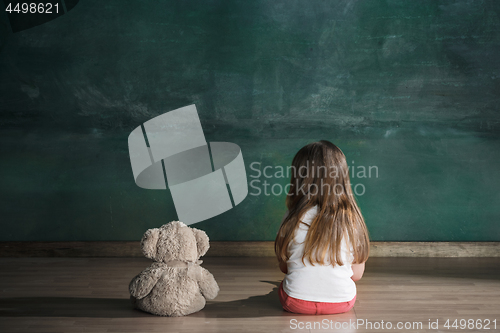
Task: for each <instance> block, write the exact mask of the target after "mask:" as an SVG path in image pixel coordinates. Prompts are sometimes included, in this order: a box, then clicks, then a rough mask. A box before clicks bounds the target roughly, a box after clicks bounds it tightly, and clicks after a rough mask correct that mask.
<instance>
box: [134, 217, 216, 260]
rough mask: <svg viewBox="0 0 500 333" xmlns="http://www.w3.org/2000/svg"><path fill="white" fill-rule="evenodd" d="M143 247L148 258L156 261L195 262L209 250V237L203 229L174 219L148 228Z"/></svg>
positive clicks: (142, 242)
mask: <svg viewBox="0 0 500 333" xmlns="http://www.w3.org/2000/svg"><path fill="white" fill-rule="evenodd" d="M141 248H142V252H143V253H144V255H145V256H146V257H147V258H150V259H153V260H155V261H159V262H168V261H172V260H180V261H186V262H195V261H196V260H197V259H199V257H201V256H202V255H204V254H205V253H206V252H207V251H208V248H209V239H208V236H207V234H206V233H205V232H204V231H202V230H198V229H195V228H190V227H188V226H186V225H185V224H184V223H182V222H179V221H172V222H170V223H167V224H165V225H163V226H161V227H160V228H153V229H149V230H147V231H146V232H145V233H144V236H143V237H142V240H141Z"/></svg>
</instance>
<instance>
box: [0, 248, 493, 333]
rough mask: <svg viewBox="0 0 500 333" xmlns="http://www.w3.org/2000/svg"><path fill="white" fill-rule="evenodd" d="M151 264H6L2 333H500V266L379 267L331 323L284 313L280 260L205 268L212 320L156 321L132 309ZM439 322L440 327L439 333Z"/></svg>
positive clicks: (394, 262)
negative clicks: (134, 288) (469, 323)
mask: <svg viewBox="0 0 500 333" xmlns="http://www.w3.org/2000/svg"><path fill="white" fill-rule="evenodd" d="M149 263H150V261H149V260H147V259H141V258H95V259H92V258H1V259H0V267H1V269H0V332H162V333H165V332H297V331H298V332H329V331H331V332H355V331H360V332H372V331H373V332H386V331H392V332H403V331H405V332H457V331H460V332H465V331H467V332H495V331H496V332H500V258H371V259H370V260H369V261H368V262H367V265H366V272H365V276H364V277H363V279H362V280H361V281H359V282H358V283H357V285H358V296H357V300H356V305H355V307H354V309H353V310H351V311H350V312H348V313H345V314H340V315H330V316H306V315H297V314H291V313H286V312H284V311H283V310H282V309H281V306H280V304H279V300H278V294H277V286H278V284H279V282H280V281H281V279H282V278H283V274H282V273H281V272H280V271H279V270H278V267H277V264H276V262H275V260H274V259H273V258H235V257H231V258H224V257H219V258H205V262H204V264H203V266H204V267H205V268H207V269H208V270H210V271H211V272H212V273H213V274H214V276H215V278H216V280H217V281H218V283H219V286H220V288H221V291H220V293H219V296H218V297H217V298H216V299H215V300H213V301H210V302H209V303H208V304H207V306H206V308H205V309H204V310H202V311H201V312H198V313H196V314H192V315H190V316H187V317H181V318H168V317H156V316H153V315H149V314H146V313H143V312H140V311H136V310H133V309H132V307H131V304H130V302H129V294H128V290H127V287H128V283H129V281H130V280H131V279H132V277H133V276H135V275H136V274H138V273H139V272H140V271H141V270H143V269H144V268H145V267H147V266H148V265H149ZM447 319H450V325H452V324H453V321H454V320H455V319H458V320H460V319H473V320H474V324H473V327H475V328H474V329H471V327H466V329H465V330H461V329H458V330H457V329H454V328H451V329H450V330H448V329H446V328H445V327H444V324H445V322H446V320H447ZM478 319H481V320H482V321H481V322H482V323H483V325H484V323H485V320H487V319H488V320H490V321H491V322H490V324H489V330H484V329H482V330H481V329H478V328H477V327H476V326H475V325H476V324H477V323H478V321H477V320H478ZM495 319H496V325H497V326H496V329H495V327H494V324H493V320H495ZM429 320H430V322H432V323H435V322H436V320H439V322H438V329H429ZM382 321H383V324H382ZM368 322H370V323H368ZM398 322H401V323H402V325H405V324H406V327H407V329H404V326H403V328H402V329H398V328H397V327H396V325H398ZM419 322H421V323H422V327H421V328H420V327H419V326H418V325H419V324H418V323H419ZM388 323H390V324H391V325H392V329H391V330H389V329H387V325H388ZM462 323H463V322H462ZM358 324H359V325H358ZM457 324H458V328H460V322H457ZM341 325H343V326H344V328H343V329H342V328H341ZM357 325H358V326H357ZM370 325H371V327H370ZM377 325H378V329H377ZM400 325H401V324H400ZM347 326H349V327H347ZM302 327H304V328H303V329H301V328H302ZM309 328H310V329H309Z"/></svg>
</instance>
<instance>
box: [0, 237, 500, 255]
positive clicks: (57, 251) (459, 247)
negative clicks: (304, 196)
mask: <svg viewBox="0 0 500 333" xmlns="http://www.w3.org/2000/svg"><path fill="white" fill-rule="evenodd" d="M206 256H209V257H225V256H227V257H273V256H274V243H273V242H215V241H214V242H210V250H209V251H208V253H207V255H206ZM370 256H371V257H500V242H372V243H371V249H370ZM0 257H143V254H142V252H141V250H140V245H139V242H121V241H116V242H0Z"/></svg>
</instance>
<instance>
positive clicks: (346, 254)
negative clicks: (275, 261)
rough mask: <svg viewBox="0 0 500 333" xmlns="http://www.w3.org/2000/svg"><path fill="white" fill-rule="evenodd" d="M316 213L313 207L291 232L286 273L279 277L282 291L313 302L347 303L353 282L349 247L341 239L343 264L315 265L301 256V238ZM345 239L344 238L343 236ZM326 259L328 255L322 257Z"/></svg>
mask: <svg viewBox="0 0 500 333" xmlns="http://www.w3.org/2000/svg"><path fill="white" fill-rule="evenodd" d="M317 212H318V207H317V206H315V207H313V208H311V209H309V210H308V211H307V212H306V213H305V214H304V215H303V216H302V219H301V221H302V222H304V223H306V224H307V225H304V224H303V223H300V225H299V227H298V229H297V230H296V232H295V237H294V241H292V242H290V244H289V246H288V251H289V252H288V253H289V254H290V258H289V259H288V261H287V268H288V273H287V274H286V275H285V278H284V280H283V290H284V291H285V292H286V294H287V295H288V296H290V297H294V298H297V299H301V300H305V301H313V302H329V303H337V302H348V301H350V300H352V299H353V298H354V296H356V284H355V283H354V281H353V280H352V279H351V276H352V275H353V272H352V268H351V264H352V261H353V256H352V246H350V245H349V246H348V245H347V242H346V241H343V242H342V247H341V250H342V252H341V253H342V254H341V258H342V262H343V263H344V265H342V266H339V265H335V266H332V265H319V264H317V263H316V264H314V266H313V265H311V263H310V262H309V261H308V260H307V259H304V263H305V265H304V264H303V263H302V255H303V254H304V240H305V238H306V234H307V230H308V229H309V226H308V225H310V224H311V222H312V220H313V219H314V217H315V216H316V214H317ZM285 216H286V215H285ZM343 239H346V238H343ZM325 261H326V262H328V256H327V259H326V260H325Z"/></svg>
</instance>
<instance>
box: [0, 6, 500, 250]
mask: <svg viewBox="0 0 500 333" xmlns="http://www.w3.org/2000/svg"><path fill="white" fill-rule="evenodd" d="M2 15H3V14H2ZM0 17H2V16H1V15H0ZM3 20H4V22H5V17H3ZM0 38H1V39H0V41H1V45H0V149H1V160H0V182H1V193H0V214H1V215H0V216H1V217H2V218H1V222H0V223H1V226H2V232H1V233H0V240H1V241H13V240H137V239H139V238H140V237H141V236H142V234H143V232H144V231H145V230H146V229H148V228H151V227H156V226H159V225H161V224H163V223H166V222H169V221H171V220H174V219H176V218H177V216H176V213H175V209H174V206H173V203H172V199H171V196H170V194H169V191H158V190H156V191H155V190H144V189H141V188H139V187H137V186H136V185H135V183H134V180H133V176H132V171H131V166H130V161H129V158H128V147H127V137H128V134H129V133H130V131H131V130H132V129H134V128H135V127H136V126H138V125H139V124H141V123H143V122H144V121H146V120H148V119H150V118H152V117H155V116H157V115H159V114H162V113H164V112H166V111H169V110H173V109H176V108H179V107H182V106H186V105H189V104H193V103H195V104H196V106H197V108H198V112H199V114H200V119H201V122H202V126H203V128H204V130H205V135H206V138H207V141H229V142H234V143H236V144H238V145H239V146H240V147H241V148H242V151H243V157H244V160H245V164H246V167H247V173H248V176H249V181H251V180H254V178H251V177H250V176H255V175H256V174H257V172H256V171H255V170H252V169H251V168H250V164H251V163H253V162H260V163H261V168H263V167H264V166H267V165H269V166H273V167H276V166H287V165H289V163H290V162H291V159H292V157H293V155H294V154H295V153H296V152H297V150H298V149H299V148H300V147H302V146H303V145H305V144H307V143H309V142H312V141H315V140H320V139H327V140H330V141H332V142H334V143H336V144H337V145H339V146H340V147H341V148H342V149H343V150H344V152H345V154H346V155H347V158H348V162H349V163H350V164H353V165H354V166H365V167H368V166H376V167H377V168H378V177H375V175H374V174H372V177H371V178H358V177H355V178H354V179H353V183H354V184H361V185H362V186H364V190H365V193H364V194H363V195H360V196H358V199H359V203H360V207H361V210H362V212H363V213H364V216H365V218H366V223H367V225H368V228H369V230H370V234H371V237H372V239H373V240H378V241H389V240H394V241H424V240H429V241H500V227H499V226H500V224H499V219H500V210H499V207H500V193H499V188H500V177H499V176H498V172H499V170H500V140H499V139H500V113H499V110H498V108H499V105H500V62H499V61H498V59H499V58H498V57H499V56H498V55H499V54H500V2H498V1H434V0H432V1H311V0H307V1H306V0H303V1H291V0H286V1H275V0H260V1H259V0H256V1H254V0H252V1H247V0H245V1H208V0H202V1H174V0H172V1H160V0H150V1H124V0H106V1H98V0H81V1H80V2H79V3H78V5H77V6H76V7H75V8H74V9H72V10H71V11H70V12H68V13H67V14H65V15H63V16H61V17H59V18H57V19H55V20H53V21H50V22H48V23H45V24H43V25H40V26H37V27H34V28H32V29H29V30H25V31H21V32H18V33H15V34H14V33H12V32H10V31H9V30H8V29H7V25H5V24H1V25H0ZM255 165H256V164H254V166H255ZM258 180H260V181H261V182H263V181H264V180H267V181H268V182H269V183H270V184H271V185H272V184H281V185H283V186H284V185H285V184H286V183H287V179H284V178H276V177H273V178H270V179H266V178H265V177H264V176H261V177H260V178H259V179H258ZM254 184H256V183H254ZM261 184H262V183H261ZM276 189H278V187H277V186H276V187H275V190H276ZM360 190H361V187H358V192H360ZM256 192H257V190H255V189H254V188H250V193H251V194H250V195H249V196H248V197H247V198H246V199H245V201H243V202H242V203H241V204H240V205H238V206H237V207H236V208H234V209H232V210H230V211H228V212H226V213H224V214H222V215H219V216H217V217H214V218H212V219H210V220H207V221H204V222H201V223H198V224H196V225H195V226H196V227H198V228H201V229H203V230H205V231H206V232H207V233H208V234H209V236H210V237H211V239H212V240H273V239H274V237H275V235H276V231H277V229H278V226H279V223H280V221H281V217H282V215H283V213H284V211H285V207H284V195H283V194H282V195H281V196H274V195H270V196H265V195H264V194H263V193H262V194H261V195H260V196H255V195H252V193H256ZM193 208H195V207H193Z"/></svg>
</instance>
